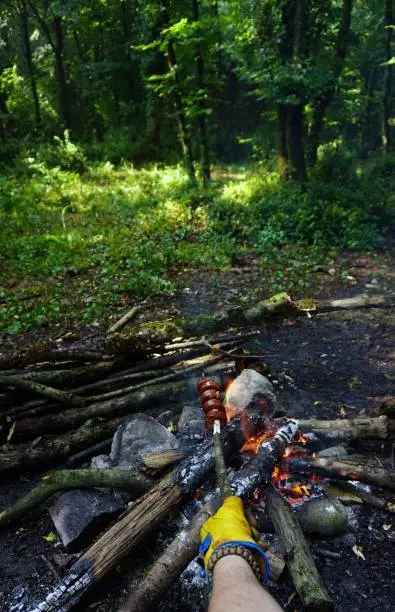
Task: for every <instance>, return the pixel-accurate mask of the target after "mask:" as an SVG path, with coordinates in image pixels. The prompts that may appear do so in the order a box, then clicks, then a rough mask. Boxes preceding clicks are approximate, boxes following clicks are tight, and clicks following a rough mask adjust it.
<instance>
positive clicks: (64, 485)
mask: <svg viewBox="0 0 395 612" xmlns="http://www.w3.org/2000/svg"><path fill="white" fill-rule="evenodd" d="M153 484H154V480H153V478H150V477H149V476H147V475H144V474H141V473H140V472H137V471H136V470H128V469H122V468H112V469H86V470H59V471H58V472H51V473H50V474H46V475H45V476H43V477H42V479H41V481H40V482H39V484H38V485H37V486H35V487H34V488H33V489H32V490H31V491H30V492H29V493H27V494H26V495H24V496H23V497H21V498H20V499H19V500H18V501H17V502H15V504H13V505H12V506H10V507H9V508H6V509H5V510H3V511H1V512H0V527H2V526H4V525H8V524H9V523H11V522H13V521H15V520H16V519H18V518H19V517H21V516H24V515H25V514H26V513H27V512H28V511H29V510H31V509H32V508H35V507H36V506H38V504H40V503H41V502H43V501H44V500H45V499H48V497H51V496H52V495H53V494H54V493H56V492H57V491H71V490H73V489H90V488H94V487H103V488H111V489H120V490H124V491H129V492H130V493H131V494H132V496H133V497H139V496H140V495H142V494H143V493H145V492H146V491H148V489H150V488H151V486H152V485H153Z"/></svg>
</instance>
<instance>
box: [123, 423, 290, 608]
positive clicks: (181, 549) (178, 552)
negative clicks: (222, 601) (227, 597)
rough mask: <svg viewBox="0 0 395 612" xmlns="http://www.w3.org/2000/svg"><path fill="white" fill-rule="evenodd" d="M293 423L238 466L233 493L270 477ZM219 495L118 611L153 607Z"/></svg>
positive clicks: (187, 557) (193, 547) (192, 550)
mask: <svg viewBox="0 0 395 612" xmlns="http://www.w3.org/2000/svg"><path fill="white" fill-rule="evenodd" d="M297 428H298V426H297V423H296V422H295V421H290V422H289V423H288V424H287V425H286V426H285V427H283V428H281V429H280V430H279V431H278V432H277V434H276V435H275V436H274V438H273V439H272V440H269V441H266V442H264V443H263V444H262V445H261V447H260V449H259V452H258V454H257V455H256V456H255V457H254V458H253V459H252V460H251V462H250V464H249V465H248V466H247V467H245V468H243V469H241V470H239V472H238V474H237V475H236V476H235V477H234V478H233V480H232V482H231V487H232V490H233V491H234V492H235V494H237V495H239V496H240V497H243V498H244V499H247V498H248V497H249V496H250V495H251V493H252V492H253V491H254V490H255V489H256V488H257V487H258V486H259V485H262V483H264V482H268V481H270V479H271V476H272V472H273V467H274V464H275V463H276V461H278V459H279V457H280V453H281V449H282V448H283V445H287V444H289V442H291V441H292V439H293V438H294V437H295V435H296V432H297ZM218 501H219V498H218V497H217V499H216V500H211V501H208V502H207V503H206V504H205V505H204V506H203V508H202V509H201V510H199V512H198V513H197V514H196V516H195V517H194V518H193V520H192V522H191V524H190V525H189V526H188V527H187V528H186V529H183V530H182V531H180V532H179V533H178V534H177V535H176V537H175V538H174V540H173V541H172V542H171V543H170V544H169V546H167V548H166V549H165V550H164V552H163V553H162V555H161V556H160V557H159V559H157V561H156V562H155V563H154V565H153V566H152V567H151V568H150V570H149V572H148V573H147V575H146V576H145V577H144V579H143V580H142V581H141V582H140V584H139V585H138V586H137V588H136V587H133V591H131V593H130V595H129V597H128V599H127V601H126V602H125V604H124V605H123V606H121V608H120V610H119V612H141V611H142V610H144V611H147V612H148V610H151V609H156V608H157V603H158V602H159V601H160V600H161V599H162V597H163V595H164V594H165V593H166V592H167V590H168V589H169V588H170V586H171V585H172V584H173V582H175V581H176V580H177V578H178V577H179V575H180V574H181V573H182V572H183V570H184V569H185V568H186V567H187V565H188V564H189V563H190V562H191V561H192V560H193V559H194V558H195V557H196V554H197V549H198V545H199V542H200V529H201V527H202V525H203V523H205V521H206V520H207V519H208V518H209V517H210V516H211V515H212V514H214V512H215V511H216V508H217V507H218Z"/></svg>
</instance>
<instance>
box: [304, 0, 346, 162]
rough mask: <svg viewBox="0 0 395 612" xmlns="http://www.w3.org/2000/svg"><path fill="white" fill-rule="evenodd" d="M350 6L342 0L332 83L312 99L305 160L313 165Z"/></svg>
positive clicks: (341, 61) (343, 52)
mask: <svg viewBox="0 0 395 612" xmlns="http://www.w3.org/2000/svg"><path fill="white" fill-rule="evenodd" d="M352 8H353V0H343V4H342V11H341V16H340V24H339V31H338V34H337V40H336V45H335V51H334V55H335V59H334V64H333V67H332V85H330V86H329V87H328V88H327V89H325V90H324V91H323V92H321V93H319V94H318V95H317V96H316V98H315V100H313V116H312V119H311V124H310V130H309V138H308V148H307V160H308V163H309V165H310V166H314V165H315V163H316V162H317V151H318V145H319V142H320V140H319V139H320V135H321V131H322V128H323V125H324V119H325V112H326V110H327V108H328V107H329V105H330V104H331V102H332V100H333V97H334V95H335V92H336V87H337V82H338V80H339V77H340V74H341V72H342V70H343V66H344V61H345V59H346V55H347V47H348V39H349V35H350V28H351V14H352Z"/></svg>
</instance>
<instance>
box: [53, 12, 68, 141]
mask: <svg viewBox="0 0 395 612" xmlns="http://www.w3.org/2000/svg"><path fill="white" fill-rule="evenodd" d="M53 27H54V32H55V41H56V44H55V61H56V75H57V78H58V84H59V108H60V116H61V118H62V122H63V125H64V127H65V128H66V129H70V125H71V121H70V120H71V113H70V97H69V85H68V83H67V78H66V70H65V65H64V57H63V56H64V35H63V23H62V18H61V17H60V16H56V17H54V20H53Z"/></svg>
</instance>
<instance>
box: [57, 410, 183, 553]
mask: <svg viewBox="0 0 395 612" xmlns="http://www.w3.org/2000/svg"><path fill="white" fill-rule="evenodd" d="M177 445H178V443H177V440H176V438H175V436H174V435H173V434H172V433H170V431H169V430H168V429H167V428H166V427H164V426H163V425H161V424H160V423H158V421H157V420H156V419H154V418H152V417H150V416H147V415H145V414H136V415H135V416H133V417H131V418H129V419H125V421H124V422H123V423H122V424H121V425H120V426H119V427H118V429H117V431H116V432H115V435H114V438H113V443H112V446H111V452H110V455H109V456H107V455H99V456H97V457H93V459H92V460H91V467H92V468H108V469H111V468H115V467H125V468H133V467H135V466H136V464H137V462H138V456H139V454H140V453H144V452H147V453H148V452H154V451H156V452H159V451H161V450H168V449H171V448H175V447H177ZM129 499H130V496H129V494H128V493H125V492H120V491H113V490H110V489H89V490H86V489H84V490H79V489H78V490H74V491H68V492H67V493H63V494H62V495H60V496H59V497H58V499H57V501H56V502H55V504H54V505H53V506H52V507H51V508H50V510H49V513H50V515H51V518H52V521H53V523H54V525H55V528H56V530H57V532H58V534H59V536H60V538H61V540H62V543H63V545H64V547H65V548H66V550H68V551H70V552H75V551H78V550H80V549H81V547H83V546H85V545H86V544H87V543H88V541H90V539H91V538H92V537H93V536H95V535H96V534H97V533H98V532H99V531H100V529H102V528H103V527H104V526H105V525H107V524H108V523H109V521H110V520H111V518H113V517H114V515H115V514H117V513H118V512H119V511H120V510H121V509H122V508H123V506H124V505H125V504H126V502H127V501H128V500H129Z"/></svg>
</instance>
